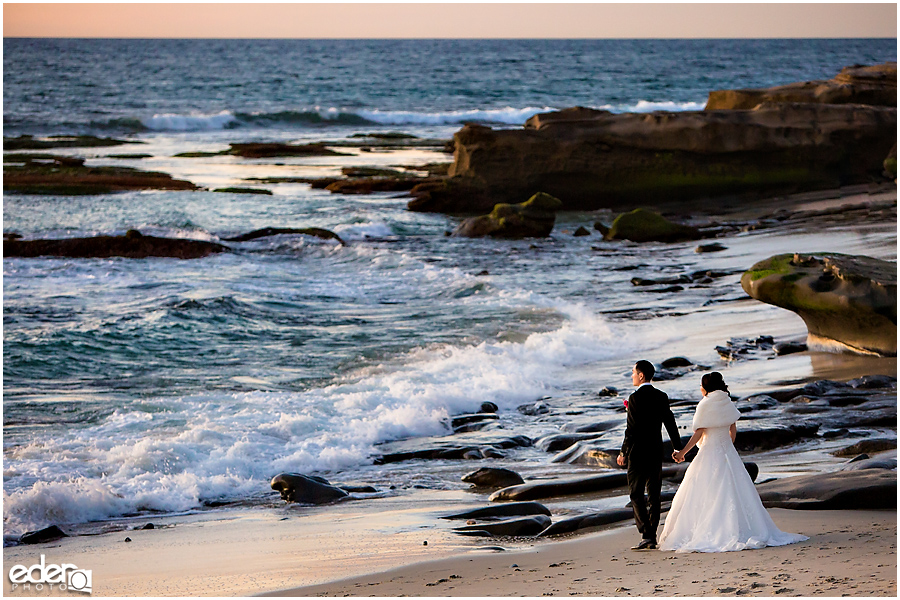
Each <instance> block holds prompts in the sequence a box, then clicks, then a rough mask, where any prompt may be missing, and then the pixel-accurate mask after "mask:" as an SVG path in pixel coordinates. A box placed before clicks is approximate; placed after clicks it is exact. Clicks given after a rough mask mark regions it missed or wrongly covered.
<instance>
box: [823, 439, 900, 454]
mask: <svg viewBox="0 0 900 600" xmlns="http://www.w3.org/2000/svg"><path fill="white" fill-rule="evenodd" d="M895 448H897V440H896V438H894V439H891V438H877V439H873V440H862V441H860V442H856V443H855V444H853V445H852V446H847V447H846V448H841V449H840V450H836V451H834V452H832V454H833V455H835V456H856V455H857V454H862V453H866V454H877V453H878V452H884V451H886V450H894V449H895Z"/></svg>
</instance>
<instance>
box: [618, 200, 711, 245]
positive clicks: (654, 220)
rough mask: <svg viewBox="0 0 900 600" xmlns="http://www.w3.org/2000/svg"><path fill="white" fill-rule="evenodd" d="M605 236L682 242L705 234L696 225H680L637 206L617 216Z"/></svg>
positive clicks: (632, 239)
mask: <svg viewBox="0 0 900 600" xmlns="http://www.w3.org/2000/svg"><path fill="white" fill-rule="evenodd" d="M604 237H605V238H606V239H608V240H630V241H632V242H681V241H685V240H696V239H699V238H701V237H703V234H702V233H701V232H700V230H699V229H697V228H696V227H689V226H687V225H679V224H678V223H673V222H672V221H669V220H668V219H666V218H665V217H663V216H662V215H660V214H657V213H655V212H652V211H649V210H644V209H643V208H636V209H634V210H633V211H631V212H627V213H624V214H621V215H619V216H618V217H616V220H615V221H613V224H612V226H611V227H610V228H609V231H608V232H607V233H606V235H605V236H604Z"/></svg>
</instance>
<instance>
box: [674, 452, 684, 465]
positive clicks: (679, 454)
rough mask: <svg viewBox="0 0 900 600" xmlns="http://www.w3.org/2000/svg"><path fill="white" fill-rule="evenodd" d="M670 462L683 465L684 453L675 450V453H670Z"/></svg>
mask: <svg viewBox="0 0 900 600" xmlns="http://www.w3.org/2000/svg"><path fill="white" fill-rule="evenodd" d="M672 460H674V461H675V462H677V463H683V462H684V452H683V451H681V450H676V451H675V452H673V453H672Z"/></svg>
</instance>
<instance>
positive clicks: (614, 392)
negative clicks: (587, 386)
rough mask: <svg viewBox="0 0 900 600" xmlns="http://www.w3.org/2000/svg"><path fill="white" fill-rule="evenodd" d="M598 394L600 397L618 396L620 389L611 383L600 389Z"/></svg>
mask: <svg viewBox="0 0 900 600" xmlns="http://www.w3.org/2000/svg"><path fill="white" fill-rule="evenodd" d="M597 395H598V396H600V397H604V398H605V397H609V396H618V395H619V390H618V389H617V388H614V387H612V386H611V385H608V386H606V387H605V388H603V389H602V390H600V391H599V392H597Z"/></svg>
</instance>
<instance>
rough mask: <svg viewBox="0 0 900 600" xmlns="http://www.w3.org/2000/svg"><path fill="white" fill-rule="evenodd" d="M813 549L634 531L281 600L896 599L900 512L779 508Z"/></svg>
mask: <svg viewBox="0 0 900 600" xmlns="http://www.w3.org/2000/svg"><path fill="white" fill-rule="evenodd" d="M769 512H770V514H771V515H772V517H773V519H774V520H775V523H776V524H777V525H778V526H779V527H780V528H781V529H783V530H787V531H792V532H802V533H804V534H806V535H808V536H809V537H810V539H809V540H807V541H805V542H800V543H798V544H793V545H790V546H782V547H777V548H764V549H761V550H745V551H742V552H725V553H715V554H701V553H675V552H663V551H659V550H656V551H643V552H636V551H632V550H629V549H628V548H629V546H631V545H632V544H633V543H636V542H637V541H638V537H639V536H638V535H637V533H636V531H635V529H634V527H633V526H631V525H629V526H626V527H618V528H616V529H614V530H612V531H609V532H605V533H600V534H594V535H590V536H584V537H579V538H576V539H573V540H570V541H566V542H558V543H553V544H546V545H542V546H540V547H539V548H535V549H531V550H526V551H520V552H501V553H494V554H489V555H482V556H478V557H473V556H471V555H465V556H459V557H454V558H451V559H445V560H439V561H432V562H428V563H420V564H415V565H409V566H406V567H402V568H399V569H394V570H391V571H387V572H384V573H379V574H377V575H368V576H363V577H355V578H351V579H346V580H343V581H338V582H334V583H330V584H326V585H319V586H312V587H304V588H296V589H292V590H287V591H284V592H281V593H279V594H272V595H279V596H347V595H350V596H370V595H374V596H532V597H533V596H654V595H658V596H745V595H747V596H774V595H778V596H782V595H783V596H820V595H821V596H841V595H851V596H896V594H897V553H896V551H897V544H896V537H897V515H896V512H895V511H788V510H782V509H772V510H770V511H769Z"/></svg>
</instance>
